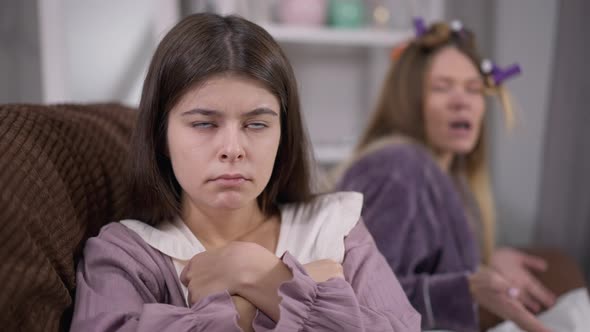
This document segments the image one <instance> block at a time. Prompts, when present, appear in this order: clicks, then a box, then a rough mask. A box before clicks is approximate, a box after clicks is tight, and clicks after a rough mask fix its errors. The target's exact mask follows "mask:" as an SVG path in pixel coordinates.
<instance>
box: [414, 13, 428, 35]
mask: <svg viewBox="0 0 590 332" xmlns="http://www.w3.org/2000/svg"><path fill="white" fill-rule="evenodd" d="M414 30H415V31H416V37H420V36H422V35H423V34H425V33H426V26H425V25H424V19H422V17H414Z"/></svg>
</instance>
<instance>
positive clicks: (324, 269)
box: [303, 259, 344, 282]
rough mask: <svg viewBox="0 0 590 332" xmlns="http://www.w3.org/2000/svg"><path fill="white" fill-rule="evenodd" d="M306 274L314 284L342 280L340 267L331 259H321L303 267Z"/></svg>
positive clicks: (342, 272) (342, 275) (342, 274)
mask: <svg viewBox="0 0 590 332" xmlns="http://www.w3.org/2000/svg"><path fill="white" fill-rule="evenodd" d="M303 268H305V271H306V272H307V274H308V275H309V276H310V277H311V278H312V279H313V280H314V281H315V282H324V281H326V280H328V279H331V278H341V279H344V270H343V269H342V265H340V264H338V263H336V262H334V261H333V260H331V259H321V260H318V261H314V262H311V263H307V264H304V265H303Z"/></svg>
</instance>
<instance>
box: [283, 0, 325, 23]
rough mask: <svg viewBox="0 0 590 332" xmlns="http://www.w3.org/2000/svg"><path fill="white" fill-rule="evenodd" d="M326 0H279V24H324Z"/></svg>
mask: <svg viewBox="0 0 590 332" xmlns="http://www.w3.org/2000/svg"><path fill="white" fill-rule="evenodd" d="M327 7H328V1H327V0H280V1H279V3H278V8H277V14H278V18H279V22H281V23H284V24H293V25H309V26H318V25H324V24H325V23H326V14H327Z"/></svg>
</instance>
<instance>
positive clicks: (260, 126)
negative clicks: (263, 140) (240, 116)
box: [246, 122, 268, 129]
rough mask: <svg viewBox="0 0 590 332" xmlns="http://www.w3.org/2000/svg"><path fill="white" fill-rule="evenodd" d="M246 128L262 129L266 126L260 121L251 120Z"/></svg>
mask: <svg viewBox="0 0 590 332" xmlns="http://www.w3.org/2000/svg"><path fill="white" fill-rule="evenodd" d="M246 127H247V128H249V129H263V128H266V127H268V126H267V125H266V124H264V123H261V122H252V123H248V124H247V125H246Z"/></svg>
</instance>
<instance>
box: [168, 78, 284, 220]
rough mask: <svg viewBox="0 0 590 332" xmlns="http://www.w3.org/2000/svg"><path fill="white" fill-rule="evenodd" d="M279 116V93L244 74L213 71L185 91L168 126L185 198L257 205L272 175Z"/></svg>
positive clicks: (205, 205)
mask: <svg viewBox="0 0 590 332" xmlns="http://www.w3.org/2000/svg"><path fill="white" fill-rule="evenodd" d="M280 116H281V115H280V106H279V101H278V99H277V97H275V96H274V95H273V94H272V93H271V92H269V91H268V90H267V89H266V88H265V87H264V86H263V85H262V84H260V83H259V82H257V81H255V80H253V79H250V78H245V77H242V76H236V75H230V74H228V75H218V76H214V77H212V78H210V79H208V80H207V81H205V82H204V83H203V84H200V85H198V86H196V87H195V88H193V89H191V90H189V91H188V92H187V93H185V94H184V95H183V96H182V98H181V99H180V100H179V102H178V103H177V104H176V105H175V106H174V107H173V109H172V110H171V112H170V113H169V117H168V127H167V147H168V153H169V156H170V159H171V162H172V167H173V171H174V175H175V176H176V179H177V180H178V182H179V184H180V186H181V187H182V191H183V192H182V195H183V200H187V199H188V200H190V204H192V205H193V206H195V207H197V208H202V209H239V208H243V207H246V206H248V205H249V204H256V198H257V197H258V196H259V195H260V194H261V193H262V191H263V190H264V188H265V187H266V185H267V183H268V181H269V179H270V177H271V174H272V170H273V166H274V162H275V158H276V155H277V150H278V147H279V141H280V137H281V125H280V124H281V122H280Z"/></svg>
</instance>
